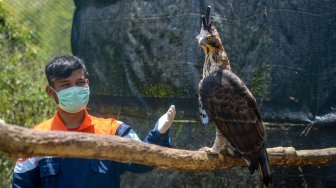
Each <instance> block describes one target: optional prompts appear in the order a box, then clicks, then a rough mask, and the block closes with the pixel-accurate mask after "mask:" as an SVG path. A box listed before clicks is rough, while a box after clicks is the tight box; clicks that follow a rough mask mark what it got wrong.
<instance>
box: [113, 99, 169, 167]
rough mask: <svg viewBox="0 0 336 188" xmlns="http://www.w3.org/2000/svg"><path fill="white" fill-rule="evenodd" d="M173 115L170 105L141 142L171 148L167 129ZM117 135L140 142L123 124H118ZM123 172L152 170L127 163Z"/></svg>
mask: <svg viewBox="0 0 336 188" xmlns="http://www.w3.org/2000/svg"><path fill="white" fill-rule="evenodd" d="M175 114H176V111H175V106H173V105H172V106H171V107H170V108H169V110H168V111H167V113H165V114H164V115H162V116H161V117H160V119H159V120H158V121H157V122H156V124H155V127H154V129H153V130H151V131H150V132H149V133H148V135H147V136H146V138H145V139H144V140H143V141H144V142H146V143H150V144H156V145H160V146H164V147H171V141H170V137H169V128H170V126H171V124H172V121H173V119H174V117H175ZM117 135H118V136H121V137H125V138H132V139H134V140H138V141H141V140H140V138H139V137H138V135H137V134H136V132H135V131H134V130H133V129H131V127H130V126H128V125H126V124H124V123H121V124H120V126H119V128H118V130H117ZM125 170H127V171H131V172H135V173H146V172H149V171H151V170H153V168H152V167H148V166H145V165H140V164H135V163H128V165H127V168H126V169H125Z"/></svg>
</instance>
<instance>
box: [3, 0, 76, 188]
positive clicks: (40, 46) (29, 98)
mask: <svg viewBox="0 0 336 188" xmlns="http://www.w3.org/2000/svg"><path fill="white" fill-rule="evenodd" d="M67 3H68V4H70V3H72V2H71V1H69V2H67ZM58 4H62V5H64V3H59V2H57V1H38V2H36V1H34V2H32V1H26V0H24V1H21V0H20V1H11V0H8V1H0V67H1V68H0V75H1V79H0V88H1V89H0V107H1V108H0V119H3V120H5V122H6V123H10V124H16V125H22V126H25V127H31V126H32V125H34V124H37V123H39V122H41V121H44V120H45V119H47V118H50V117H51V116H52V115H53V113H54V111H55V105H54V104H53V101H52V100H50V99H49V98H48V96H47V94H46V93H45V85H46V84H47V82H46V79H45V75H44V65H45V63H46V61H47V60H48V59H50V58H51V57H52V56H53V55H57V54H60V53H65V54H68V53H70V28H71V21H70V22H69V20H67V19H65V18H69V17H70V19H71V15H72V7H73V6H69V8H68V9H62V7H60V5H58ZM42 6H43V7H48V9H43V8H42ZM69 10H70V11H69ZM28 14H30V16H29V15H28ZM32 15H33V16H32ZM55 15H59V16H55ZM48 18H53V19H49V20H48ZM62 22H65V23H66V24H62ZM49 26H55V28H57V29H55V28H50V27H49ZM58 26H59V27H58ZM51 31H52V32H54V33H51ZM56 32H59V33H58V34H55V33H56ZM65 32H67V33H65ZM51 36H52V37H51ZM13 165H14V160H9V159H8V158H7V157H6V156H4V155H2V154H0V177H1V178H0V187H10V184H11V176H12V171H13Z"/></svg>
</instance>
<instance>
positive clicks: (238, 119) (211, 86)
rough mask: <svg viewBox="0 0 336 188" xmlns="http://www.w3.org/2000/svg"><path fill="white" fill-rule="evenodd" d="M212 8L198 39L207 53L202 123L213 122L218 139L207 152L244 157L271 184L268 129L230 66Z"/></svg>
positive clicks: (201, 95)
mask: <svg viewBox="0 0 336 188" xmlns="http://www.w3.org/2000/svg"><path fill="white" fill-rule="evenodd" d="M210 10H211V7H210V6H208V8H207V10H206V14H205V16H204V15H202V27H201V31H200V33H199V35H197V37H196V38H197V41H198V44H199V45H200V47H201V48H202V49H203V51H204V53H205V61H204V66H203V78H202V80H201V81H200V83H199V103H200V107H199V109H200V116H201V121H202V124H208V123H209V121H210V120H211V121H213V122H214V123H215V125H216V138H215V141H214V144H213V146H212V148H207V147H204V148H202V150H204V151H207V152H208V153H214V154H218V153H220V151H221V150H222V149H225V150H228V151H229V153H230V154H232V155H234V156H236V157H237V156H242V157H243V158H244V159H245V161H246V163H247V165H248V169H249V171H250V173H251V174H253V173H254V171H255V170H257V169H259V167H260V171H261V174H262V176H263V183H264V185H265V186H267V187H272V179H271V171H270V168H269V164H268V156H267V151H266V146H265V130H264V126H263V122H262V119H261V115H260V111H259V107H258V105H257V102H256V100H255V98H254V97H253V95H252V94H251V92H250V91H249V89H248V88H247V87H246V85H245V84H244V83H243V82H242V81H241V80H240V78H239V77H238V76H236V75H235V74H234V73H233V72H232V70H231V67H230V63H229V60H228V57H227V54H226V52H225V50H224V47H223V44H222V41H221V39H220V37H219V34H218V32H217V29H216V27H215V26H214V25H213V23H212V22H210V20H209V16H210Z"/></svg>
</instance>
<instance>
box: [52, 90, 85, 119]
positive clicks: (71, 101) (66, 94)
mask: <svg viewBox="0 0 336 188" xmlns="http://www.w3.org/2000/svg"><path fill="white" fill-rule="evenodd" d="M56 93H57V92H56ZM89 96H90V89H89V88H88V87H78V86H74V87H70V88H67V89H64V90H62V91H60V92H58V93H57V98H58V101H59V103H58V107H60V108H61V109H62V110H64V111H66V112H68V113H77V112H79V111H81V110H83V109H85V107H86V105H87V104H88V102H89Z"/></svg>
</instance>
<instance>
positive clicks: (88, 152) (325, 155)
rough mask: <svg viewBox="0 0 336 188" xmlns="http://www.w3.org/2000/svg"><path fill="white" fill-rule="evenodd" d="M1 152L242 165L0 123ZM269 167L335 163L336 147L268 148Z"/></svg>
mask: <svg viewBox="0 0 336 188" xmlns="http://www.w3.org/2000/svg"><path fill="white" fill-rule="evenodd" d="M0 151H1V152H3V153H6V154H7V155H9V156H11V157H30V156H57V157H80V158H96V159H108V160H114V161H119V162H134V163H139V164H145V165H148V166H154V167H160V168H165V169H174V170H182V171H209V170H215V169H228V168H232V167H236V166H245V162H244V160H243V159H242V158H232V157H231V156H229V155H228V154H227V155H225V154H224V155H209V154H207V153H205V152H203V151H190V150H182V149H172V148H165V147H160V146H157V145H153V144H147V143H142V142H139V141H134V140H131V139H127V138H121V137H118V136H107V135H95V134H86V133H78V132H61V131H36V130H32V129H27V128H23V127H20V126H16V125H8V124H1V123H0ZM267 151H268V155H269V160H270V164H271V165H280V166H303V165H307V164H315V165H318V164H330V163H334V162H335V161H336V148H325V149H316V150H298V151H296V150H295V149H294V148H293V147H275V148H268V149H267Z"/></svg>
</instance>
